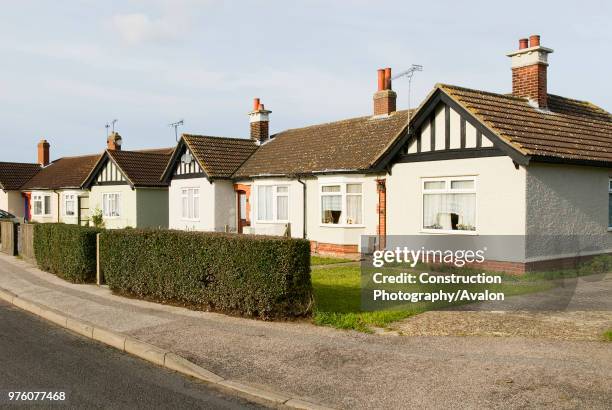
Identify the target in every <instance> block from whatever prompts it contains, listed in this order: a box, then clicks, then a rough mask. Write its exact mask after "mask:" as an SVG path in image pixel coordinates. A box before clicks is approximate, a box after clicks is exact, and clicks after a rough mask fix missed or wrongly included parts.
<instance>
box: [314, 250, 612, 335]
mask: <svg viewBox="0 0 612 410" xmlns="http://www.w3.org/2000/svg"><path fill="white" fill-rule="evenodd" d="M597 263H598V262H597V261H596V262H595V266H594V269H592V268H593V266H591V265H589V266H586V267H582V268H580V270H578V271H575V270H574V271H556V272H534V273H528V274H525V275H523V276H516V275H505V274H499V273H496V274H497V275H501V276H502V284H498V285H486V289H488V290H489V291H491V292H503V293H504V294H505V296H512V295H519V294H526V293H533V292H539V291H543V290H546V289H550V288H552V287H554V286H556V285H555V283H554V282H553V280H555V279H560V278H565V277H575V276H582V275H588V274H592V273H598V271H600V269H599V267H598V266H597V265H596V264H597ZM609 266H610V261H607V262H606V266H605V267H604V268H605V269H607V268H608V267H609ZM391 269H396V270H397V271H409V270H407V269H401V268H391ZM428 271H433V269H432V270H427V269H425V270H420V269H418V270H417V271H415V272H419V273H420V272H428ZM455 273H458V274H460V273H461V270H458V271H457V269H455ZM463 273H468V274H469V273H474V272H473V271H471V270H467V271H466V270H463ZM312 284H313V288H314V294H315V309H314V323H315V324H317V325H322V326H331V327H335V328H338V329H354V330H358V331H362V332H371V331H372V327H381V328H385V327H387V326H388V325H389V324H390V323H392V322H395V321H398V320H401V319H404V318H407V317H409V316H411V315H415V314H418V313H422V312H425V311H428V310H433V309H435V308H440V307H443V306H448V304H446V305H443V304H441V303H440V302H438V303H431V302H419V303H408V304H406V302H403V303H404V304H403V305H400V306H399V307H398V308H394V309H393V310H382V311H372V312H370V311H362V310H361V276H360V267H359V266H329V267H325V268H320V269H316V270H313V271H312ZM402 286H404V289H405V290H406V291H410V292H414V291H427V290H430V291H437V290H438V289H440V285H437V287H435V286H434V285H402ZM406 286H411V287H412V288H410V289H406ZM428 286H429V288H428ZM445 286H447V287H446V288H445V290H446V291H452V289H453V288H452V286H455V288H454V289H456V288H457V286H462V287H463V288H466V289H469V290H470V291H477V290H478V289H480V290H479V291H483V288H477V287H476V286H483V285H445ZM470 287H472V288H471V289H470ZM604 338H606V339H608V340H612V330H610V331H608V332H606V333H605V334H604Z"/></svg>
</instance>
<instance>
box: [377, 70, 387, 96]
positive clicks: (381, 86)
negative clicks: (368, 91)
mask: <svg viewBox="0 0 612 410" xmlns="http://www.w3.org/2000/svg"><path fill="white" fill-rule="evenodd" d="M384 89H385V69H384V68H380V69H379V70H378V91H382V90H384Z"/></svg>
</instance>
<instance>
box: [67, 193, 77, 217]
mask: <svg viewBox="0 0 612 410" xmlns="http://www.w3.org/2000/svg"><path fill="white" fill-rule="evenodd" d="M76 200H77V196H76V195H75V194H64V216H75V215H76Z"/></svg>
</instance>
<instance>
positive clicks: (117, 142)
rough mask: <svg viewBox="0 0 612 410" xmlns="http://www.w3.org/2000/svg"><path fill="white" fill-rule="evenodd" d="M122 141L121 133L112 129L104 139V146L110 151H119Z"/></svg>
mask: <svg viewBox="0 0 612 410" xmlns="http://www.w3.org/2000/svg"><path fill="white" fill-rule="evenodd" d="M122 142H123V139H122V138H121V135H119V134H118V133H116V132H114V131H113V132H112V133H111V135H109V136H108V138H107V139H106V148H107V149H109V150H111V151H121V143H122Z"/></svg>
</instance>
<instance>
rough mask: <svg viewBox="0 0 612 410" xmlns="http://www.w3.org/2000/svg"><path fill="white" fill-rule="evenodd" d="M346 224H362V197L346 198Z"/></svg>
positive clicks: (350, 196) (352, 196)
mask: <svg viewBox="0 0 612 410" xmlns="http://www.w3.org/2000/svg"><path fill="white" fill-rule="evenodd" d="M346 214H347V218H346V223H347V224H355V225H360V224H361V214H362V212H361V195H347V197H346Z"/></svg>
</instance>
